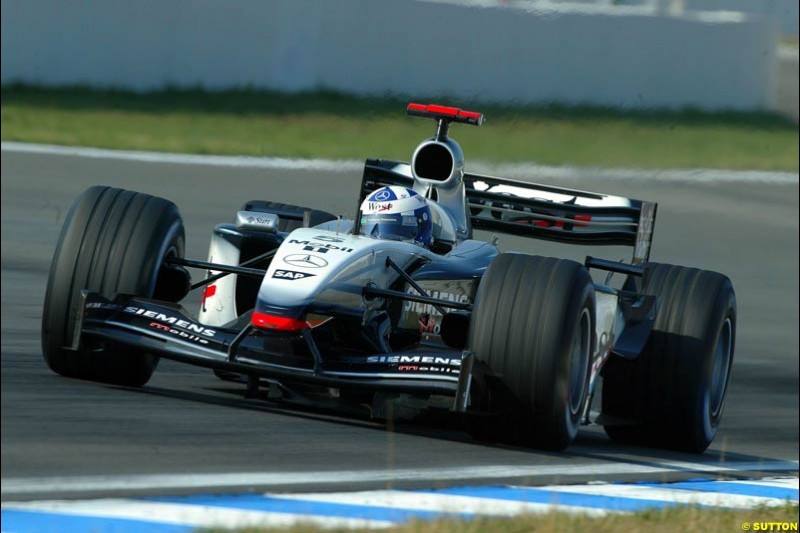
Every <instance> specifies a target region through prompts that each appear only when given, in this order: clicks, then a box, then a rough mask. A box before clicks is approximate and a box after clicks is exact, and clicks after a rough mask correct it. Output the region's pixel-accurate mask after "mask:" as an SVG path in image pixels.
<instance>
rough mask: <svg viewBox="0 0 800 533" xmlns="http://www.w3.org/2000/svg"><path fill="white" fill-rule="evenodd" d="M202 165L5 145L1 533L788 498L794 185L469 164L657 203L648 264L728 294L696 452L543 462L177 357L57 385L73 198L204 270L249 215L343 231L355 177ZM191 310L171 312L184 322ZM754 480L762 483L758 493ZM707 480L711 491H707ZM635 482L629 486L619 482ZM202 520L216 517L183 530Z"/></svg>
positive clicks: (591, 453) (350, 172) (600, 444)
mask: <svg viewBox="0 0 800 533" xmlns="http://www.w3.org/2000/svg"><path fill="white" fill-rule="evenodd" d="M369 155H372V156H379V155H380V154H369ZM409 155H410V154H409ZM468 155H469V154H467V156H468ZM204 157H206V156H182V155H178V154H172V155H170V154H167V155H163V154H148V153H135V154H131V153H119V152H112V151H108V150H91V149H86V150H84V149H72V148H54V147H52V148H51V147H40V146H36V145H19V144H15V143H3V150H2V195H1V196H0V201H1V202H2V286H1V287H2V347H1V352H0V362H1V363H2V433H0V438H1V439H2V447H1V448H0V450H1V451H0V453H2V500H3V531H7V530H8V531H30V530H35V525H36V523H37V522H36V520H39V519H41V517H42V516H47V517H49V518H53V517H61V518H60V519H63V520H67V522H62V523H61V527H62V530H64V531H68V530H74V531H82V530H88V529H91V528H92V527H95V525H93V524H95V522H93V521H94V520H99V521H100V522H97V523H98V524H100V526H98V527H103V525H102V524H106V523H111V522H108V521H109V520H116V521H118V523H116V524H117V526H119V527H118V528H117V529H115V530H119V531H125V530H126V529H125V527H126V524H127V525H129V526H131V527H134V526H135V525H136V524H138V527H140V529H141V522H137V520H142V519H146V518H147V517H150V519H151V520H155V521H157V522H158V524H160V526H163V527H165V528H167V529H163V530H164V531H185V530H191V527H199V526H207V525H214V524H217V523H218V524H227V525H231V524H233V525H248V524H260V523H267V522H263V521H261V522H260V521H259V520H262V519H265V518H264V517H266V516H272V519H271V520H272V521H269V522H268V523H275V524H278V525H282V524H286V523H292V518H291V517H296V516H303V517H305V518H308V517H309V516H311V517H315V516H317V515H319V516H325V517H327V518H330V517H331V516H333V517H335V518H336V520H334V522H335V523H333V522H320V525H337V526H339V525H371V526H380V525H388V524H391V523H394V522H397V521H402V520H405V519H407V518H409V517H411V516H417V517H421V518H425V517H428V516H431V515H435V514H436V513H441V512H455V513H457V514H463V515H465V516H470V515H474V514H476V513H477V514H481V513H484V512H485V513H488V514H491V512H494V513H495V514H510V513H514V512H533V511H535V510H536V509H539V508H540V507H537V506H545V507H547V508H549V506H551V505H552V504H553V503H554V502H556V503H559V504H560V505H561V506H562V507H570V508H571V507H577V508H580V509H583V510H586V509H588V510H590V511H591V512H608V511H616V510H622V511H624V510H631V509H636V508H641V507H642V505H644V504H643V503H642V502H650V501H654V502H661V503H660V504H652V506H656V507H658V506H661V505H674V504H675V503H681V502H685V501H687V499H690V498H689V496H688V495H690V494H691V495H693V496H692V498H693V499H692V500H691V501H694V502H696V503H699V504H702V505H715V506H716V505H720V506H729V507H738V506H749V505H750V504H753V505H756V504H763V503H766V504H769V503H776V502H779V501H784V500H786V499H790V500H795V501H796V500H797V488H798V487H797V481H796V479H791V478H794V477H796V476H797V470H798V462H797V460H798V344H799V343H798V327H797V324H798V320H799V319H800V317H799V316H798V275H797V273H798V177H797V174H791V173H760V172H723V171H713V170H672V171H667V170H665V171H655V172H654V171H642V172H638V171H630V170H626V171H612V170H597V171H590V170H585V169H567V168H549V167H537V166H525V165H514V166H498V167H496V170H492V169H491V168H489V167H486V166H483V165H475V166H470V162H469V159H468V160H467V170H468V171H479V172H486V173H491V174H493V175H497V176H501V177H511V178H514V179H528V180H530V181H538V182H542V183H553V184H556V185H563V186H567V187H573V188H578V189H584V190H591V191H598V192H604V193H609V194H616V195H620V196H628V197H632V198H638V199H643V200H651V201H656V202H658V203H659V207H658V217H657V221H656V229H655V236H654V244H653V250H652V256H651V258H652V260H654V261H659V262H665V263H672V264H681V265H687V266H695V267H699V268H704V269H709V270H717V271H720V272H723V273H725V274H726V275H728V276H729V277H730V278H731V280H732V281H733V285H734V288H735V289H736V294H737V300H738V308H739V323H738V332H737V343H736V354H735V359H734V366H733V375H732V382H731V385H730V389H729V394H728V399H727V402H726V406H725V416H724V419H723V422H722V425H721V428H720V431H719V433H718V435H717V438H716V440H715V441H714V443H713V444H712V446H711V447H710V448H709V450H708V451H707V452H706V453H705V454H703V455H690V454H681V453H675V452H666V451H661V450H655V449H649V448H637V447H626V446H620V445H617V444H614V443H612V442H610V441H609V440H608V439H607V438H606V436H605V434H604V433H603V431H602V429H600V428H596V427H587V428H585V429H583V430H582V431H581V433H580V434H579V436H578V439H577V441H576V443H575V444H574V445H573V446H572V447H570V448H569V450H567V451H566V452H562V453H546V452H540V451H536V450H530V449H524V448H516V447H511V446H497V445H487V444H485V443H479V442H476V441H474V440H473V439H472V438H471V437H470V436H469V435H468V434H467V433H466V432H465V431H463V430H462V429H461V428H460V427H459V425H458V424H457V423H455V422H454V421H449V420H446V419H445V420H438V419H437V420H421V421H418V422H414V423H396V424H395V423H392V424H388V425H387V424H385V423H382V422H374V421H371V420H369V419H368V418H366V417H364V416H359V415H353V414H350V413H344V412H339V411H335V410H324V409H312V408H308V407H301V406H296V405H290V404H282V403H270V402H267V401H262V400H246V399H244V398H243V396H242V392H243V387H242V386H237V385H234V384H230V383H224V382H221V381H219V380H217V379H216V378H215V377H214V376H213V375H212V374H211V372H210V371H208V370H205V369H201V368H196V367H192V366H187V365H181V364H178V363H173V362H170V361H162V362H161V364H160V366H159V368H158V370H157V371H156V373H155V375H154V377H153V379H152V380H151V381H150V382H149V383H148V384H147V386H145V387H144V388H143V389H141V390H137V389H127V388H121V387H114V386H107V385H101V384H96V383H89V382H82V381H77V380H70V379H66V378H62V377H59V376H57V375H55V374H53V373H52V372H50V371H49V369H48V368H47V367H46V365H45V364H44V361H43V360H42V356H41V349H40V338H39V328H40V319H41V312H42V302H43V300H44V290H45V285H46V281H47V274H48V270H49V267H50V259H51V257H52V254H53V250H54V247H55V244H56V240H57V238H58V233H59V231H60V228H61V224H62V223H63V221H64V217H65V216H66V213H67V211H68V209H69V207H70V205H71V204H72V202H73V200H74V199H75V198H76V197H77V196H78V194H80V192H82V191H83V190H84V189H85V188H87V187H89V186H91V185H95V184H103V185H111V186H115V187H123V188H128V189H132V190H137V191H141V192H146V193H149V194H154V195H158V196H163V197H165V198H167V199H170V200H172V201H174V202H175V203H176V204H177V205H178V207H179V208H180V210H181V213H182V215H183V217H184V221H185V225H186V233H187V256H188V257H194V258H201V259H204V258H205V257H206V254H207V246H208V239H209V236H210V233H211V230H212V228H213V227H214V225H216V224H218V223H221V222H229V221H231V220H233V217H234V215H235V212H236V210H237V209H239V207H240V206H241V205H242V204H243V203H244V202H245V201H247V200H251V199H263V200H274V201H281V202H287V203H292V204H297V205H306V206H309V207H316V208H320V209H325V210H327V211H330V212H333V213H340V214H342V215H345V216H352V215H353V214H354V212H355V210H356V208H357V205H356V203H357V193H358V184H359V182H360V163H358V162H352V161H349V162H344V163H339V162H334V161H322V160H311V161H299V160H281V159H268V158H263V159H262V158H217V157H213V156H207V157H206V159H204ZM478 236H479V237H486V238H489V237H491V236H490V235H480V234H479V235H478ZM499 246H500V248H501V250H504V251H511V250H519V251H525V252H531V253H537V254H540V255H558V256H562V257H568V258H572V259H576V260H579V261H582V260H583V258H584V257H585V256H586V255H594V256H598V257H603V258H608V259H622V258H628V257H629V254H630V252H629V250H625V249H622V248H613V247H612V248H576V247H569V246H567V245H556V244H550V243H543V242H539V241H535V240H523V239H519V238H515V237H506V236H500V241H499ZM198 298H199V296H198V295H195V296H193V297H190V298H189V299H188V301H187V302H186V303H185V305H186V307H187V308H188V309H190V310H191V311H196V305H197V304H198ZM787 476H788V477H789V479H787ZM765 477H770V478H771V479H772V480H769V481H753V480H757V479H761V478H765ZM698 478H703V479H711V480H712V481H702V482H701V481H697V479H698ZM720 478H724V479H725V480H726V481H725V482H724V484H723V485H713V484H714V483H721V482H720V481H719V479H720ZM589 482H606V483H612V485H601V486H603V487H605V489H603V490H601V489H592V488H591V487H596V486H597V485H586V484H587V483H589ZM631 482H637V485H629V484H624V485H619V484H620V483H631ZM667 482H669V483H670V485H657V484H662V483H667ZM675 482H678V484H677V485H676V484H674V483H675ZM642 483H644V484H645V485H642ZM704 483H705V484H704ZM580 487H588V488H580ZM365 491H369V492H365ZM431 491H433V492H431ZM642 491H645V492H648V494H644V495H643V494H642ZM653 491H656V492H653ZM659 491H660V492H659ZM681 491H683V492H681ZM321 492H325V493H327V496H320V493H321ZM600 492H602V494H601V493H600ZM243 493H248V494H249V496H245V495H242V494H243ZM262 493H267V495H266V496H265V495H264V494H262ZM208 494H222V495H223V496H219V498H223V499H224V498H227V500H225V501H226V502H227V503H225V504H224V505H223V504H222V503H220V502H221V501H222V500H209V498H210V497H208V496H206V495H208ZM702 494H716V495H717V496H714V497H713V498H710V497H708V496H704V497H703V496H702ZM720 494H722V495H723V496H719V495H720ZM225 495H227V496H225ZM420 495H422V496H420ZM554 495H556V496H557V497H555V496H554ZM188 498H194V499H193V500H188ZM248 498H250V499H248ZM598 498H600V499H598ZM602 498H610V499H609V500H602ZM703 498H705V499H703ZM759 498H761V499H759ZM184 499H186V500H184ZM254 499H255V500H254ZM62 500H67V502H66V503H64V501H62ZM487 501H488V502H489V503H488V504H487ZM54 502H55V503H54ZM59 502H60V503H59ZM420 502H421V503H420ZM754 502H755V503H754ZM745 504H747V505H745ZM37 506H38V507H37ZM198 506H200V507H204V508H212V510H214V512H216V515H214V514H212V515H208V514H206V515H203V516H196V515H195V514H192V513H196V508H197V507H198ZM542 508H544V507H542ZM158 509H160V511H159V510H158ZM175 509H178V511H181V512H184V513H186V514H185V515H180V516H184V518H185V519H184V520H183V521H181V520H178V519H175V518H173V519H169V517H174V516H176V515H175V514H174V513H176V512H178V511H175ZM231 509H234V510H235V512H234V511H231ZM387 509H388V510H387ZM492 510H494V511H492ZM411 511H414V512H416V513H417V514H416V515H414V514H413V513H411ZM490 511H491V512H490ZM14 513H16V514H14ZM159 513H161V514H159ZM169 513H173V514H169ZM226 513H227V514H226ZM231 513H234V514H231ZM236 513H239V514H236ZM242 513H244V514H242ZM248 513H250V514H248ZM259 513H260V514H259ZM409 513H411V514H409ZM420 513H422V514H420ZM424 513H429V514H424ZM179 514H180V513H179ZM223 515H224V516H223ZM209 516H212V517H213V516H216V517H217V518H218V519H219V520H218V521H217V522H213V520H212V521H211V522H209V520H211V519H209V518H208V517H209ZM63 517H67V518H63ZM158 517H161V518H158ZM226 517H227V518H226ZM276 517H277V518H276ZM287 517H289V518H287ZM82 520H83V521H84V522H81V521H82ZM103 520H105V521H106V522H103ZM248 520H249V521H248ZM30 521H33V522H30ZM70 521H72V522H70ZM86 521H88V522H86ZM359 521H360V522H359ZM73 522H74V523H73ZM367 522H369V523H367ZM11 524H15V525H16V527H17V529H14V528H10V527H9V526H10V525H11ZM31 524H33V525H31ZM70 524H71V525H70ZM160 526H159V527H160ZM148 527H149V526H148ZM187 527H188V528H190V529H186V528H187ZM169 528H172V529H169ZM130 530H131V531H135V530H136V529H135V528H134V529H130ZM149 530H153V531H156V530H157V529H149Z"/></svg>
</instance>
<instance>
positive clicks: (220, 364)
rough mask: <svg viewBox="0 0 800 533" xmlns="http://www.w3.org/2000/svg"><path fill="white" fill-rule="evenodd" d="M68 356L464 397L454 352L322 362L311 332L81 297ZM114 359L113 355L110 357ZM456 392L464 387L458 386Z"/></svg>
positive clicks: (140, 302) (154, 304)
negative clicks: (98, 348) (92, 352)
mask: <svg viewBox="0 0 800 533" xmlns="http://www.w3.org/2000/svg"><path fill="white" fill-rule="evenodd" d="M82 298H83V306H82V309H83V312H82V313H81V316H80V317H79V318H78V320H77V321H76V328H75V335H74V336H73V338H74V339H75V340H74V342H73V346H72V347H71V349H76V350H77V349H81V344H82V343H92V342H95V343H96V342H101V343H103V342H104V343H111V344H118V345H125V346H130V347H133V348H135V349H138V350H141V351H142V352H147V353H152V354H154V355H158V356H160V357H164V358H167V359H173V360H176V361H180V362H184V363H189V364H193V365H198V366H203V367H207V368H212V369H217V370H227V371H230V372H236V373H240V374H245V375H248V376H256V377H263V378H271V379H275V380H278V381H281V382H286V383H291V382H300V383H308V384H315V385H320V386H326V387H336V388H356V389H366V390H374V391H393V392H408V393H417V394H437V395H447V396H454V397H458V396H462V397H463V396H464V394H459V375H460V374H461V363H462V354H461V352H459V351H457V350H441V351H432V350H428V349H426V350H409V351H404V352H401V353H384V354H366V355H358V356H352V357H341V356H337V357H330V358H329V357H326V355H325V352H326V350H325V347H324V346H323V347H320V346H318V345H317V343H316V342H315V340H314V335H313V330H311V329H305V330H301V331H300V332H292V333H288V332H269V331H263V330H260V329H257V328H254V327H252V326H250V325H249V322H248V323H246V324H243V325H242V326H240V327H238V328H234V327H232V328H227V327H223V328H219V327H213V328H212V327H208V326H205V325H203V324H200V323H199V322H197V321H196V320H195V319H193V318H191V317H190V316H189V315H188V313H187V311H186V310H185V309H183V308H182V307H181V306H179V305H175V304H171V303H168V302H161V301H153V300H147V299H143V298H138V297H132V296H125V295H119V296H117V297H116V298H114V299H113V300H109V299H107V298H104V297H102V296H100V295H98V294H96V293H92V292H89V291H84V292H83V293H82ZM107 353H108V357H113V356H114V355H113V354H114V352H113V349H110V350H107ZM461 381H462V382H463V383H462V384H461V388H463V387H465V386H466V387H468V386H469V380H466V379H462V380H461Z"/></svg>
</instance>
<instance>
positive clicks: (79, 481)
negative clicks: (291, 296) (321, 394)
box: [0, 460, 800, 497]
mask: <svg viewBox="0 0 800 533" xmlns="http://www.w3.org/2000/svg"><path fill="white" fill-rule="evenodd" d="M799 464H800V463H798V461H796V460H794V461H737V462H725V463H719V462H717V463H687V462H679V461H675V462H654V463H651V464H641V463H625V462H619V463H603V464H596V465H594V464H588V465H587V464H583V465H558V464H555V465H539V466H531V467H525V466H519V465H498V466H483V467H452V468H440V469H400V470H373V471H331V472H284V473H280V472H238V473H233V472H231V473H217V474H213V473H212V474H163V475H162V474H151V475H124V476H79V477H45V478H4V479H2V483H1V485H2V490H1V491H0V493H2V495H3V496H4V497H5V496H10V495H20V496H21V495H26V494H28V495H30V494H43V493H86V492H95V491H134V490H187V489H192V490H197V489H215V488H216V489H220V488H233V487H265V488H266V487H277V486H308V485H336V484H355V483H376V482H390V481H391V482H403V481H420V482H431V481H468V480H476V479H515V478H524V477H527V478H530V477H543V476H570V475H581V476H587V475H593V476H611V475H629V474H640V475H648V474H649V475H652V474H665V473H670V472H672V473H675V472H684V473H701V474H703V473H704V474H708V473H715V474H724V473H729V472H794V471H797V470H798V465H799Z"/></svg>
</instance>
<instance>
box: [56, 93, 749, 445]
mask: <svg viewBox="0 0 800 533" xmlns="http://www.w3.org/2000/svg"><path fill="white" fill-rule="evenodd" d="M408 113H409V114H411V115H415V116H421V117H429V118H433V119H435V120H436V121H437V123H438V129H437V132H436V134H435V136H433V137H432V138H430V139H427V140H425V141H423V142H422V143H421V144H420V145H419V146H418V147H417V149H416V150H415V152H414V154H413V157H412V159H411V163H410V164H407V163H401V162H395V161H386V160H380V159H378V160H374V159H368V160H367V161H366V164H365V166H364V174H363V179H362V183H361V190H360V195H359V199H358V200H359V205H360V204H361V201H363V200H364V199H365V198H366V197H367V195H368V194H369V193H370V192H372V191H375V190H377V189H380V188H381V187H385V186H402V187H406V188H409V189H412V190H413V191H415V192H416V193H417V194H418V195H421V196H422V197H424V198H425V199H427V203H428V205H429V206H430V213H431V219H432V234H433V241H432V245H431V246H430V247H421V246H418V245H416V244H414V243H411V242H404V241H399V240H387V239H377V238H373V237H371V236H367V235H362V231H361V230H362V228H361V216H360V215H359V214H357V215H356V216H355V218H352V219H351V218H342V217H336V216H334V215H332V214H330V213H326V212H324V211H320V210H315V209H310V208H303V207H297V206H291V205H286V204H280V203H276V202H270V201H251V202H247V203H246V204H245V206H244V207H243V209H242V210H240V211H238V212H237V213H236V214H235V222H234V223H225V224H220V225H218V226H217V227H216V228H215V230H214V232H213V235H212V237H211V245H210V252H209V258H208V260H207V261H200V260H190V259H186V258H185V257H184V229H183V223H182V221H181V217H180V214H179V212H178V209H177V208H176V206H175V205H174V204H173V203H172V202H170V201H168V200H165V199H162V198H157V197H153V196H149V195H146V194H142V193H136V192H131V191H125V190H121V189H114V188H110V187H101V186H96V187H92V188H90V189H88V190H87V191H86V192H84V193H83V194H82V195H81V196H80V197H79V198H78V199H77V201H76V202H75V204H74V205H73V207H72V209H71V211H70V213H69V215H68V217H67V219H66V221H65V223H64V228H63V231H62V233H61V236H60V238H59V241H58V245H57V248H56V252H55V256H54V258H53V263H52V267H51V271H50V277H49V280H48V285H47V294H46V299H45V305H44V316H43V320H42V348H43V353H44V358H45V361H46V362H47V364H48V365H49V367H50V368H51V369H52V370H53V371H55V372H57V373H59V374H61V375H64V376H68V377H73V378H79V379H88V380H95V381H99V382H107V383H116V384H123V385H128V386H142V385H144V384H145V383H146V382H147V381H148V379H149V378H150V376H151V374H152V373H153V371H154V370H155V368H156V364H157V362H158V359H159V358H160V357H165V358H169V359H174V360H177V361H181V362H185V363H190V364H194V365H200V366H204V367H208V368H210V369H213V370H214V371H215V373H217V375H218V376H220V377H222V378H223V379H230V380H242V381H244V382H245V383H247V388H246V391H247V394H248V395H250V396H251V397H252V396H257V395H258V394H259V392H260V389H261V388H265V389H268V392H269V398H270V399H280V398H285V399H293V398H302V399H304V400H309V399H311V400H312V401H320V402H342V403H348V404H355V405H361V406H366V407H367V408H369V409H370V410H371V412H372V414H373V416H375V417H382V416H388V414H387V413H389V412H390V411H389V410H388V409H387V407H386V406H387V405H388V404H389V403H393V404H395V405H398V406H399V407H398V408H397V409H393V410H391V413H393V414H394V415H395V416H396V415H398V414H401V413H406V414H408V413H412V414H413V413H416V412H418V411H419V410H420V409H437V408H438V409H441V408H445V409H448V410H449V411H452V412H453V413H456V414H457V416H459V417H463V418H464V419H465V420H466V421H468V425H469V427H470V428H472V429H473V430H474V431H475V434H476V435H477V436H479V437H480V438H483V439H487V440H499V441H507V442H516V443H523V444H525V445H530V446H535V447H541V448H546V449H564V448H566V447H567V446H568V445H569V444H570V443H571V442H572V441H573V439H574V438H575V435H576V433H577V431H578V427H579V426H580V425H581V424H582V423H584V424H585V423H598V424H602V425H603V426H604V427H605V429H606V432H607V433H608V435H610V436H611V438H613V439H615V440H619V441H623V442H637V443H644V444H652V445H657V446H665V447H670V448H676V449H682V450H689V451H695V452H702V451H703V450H705V449H706V447H708V445H709V444H710V443H711V441H712V440H713V438H714V436H715V434H716V431H717V427H718V425H719V422H720V419H721V416H722V410H723V404H724V400H725V393H726V390H727V384H728V378H729V375H730V371H731V364H732V360H733V352H734V342H735V333H736V301H735V296H734V291H733V288H732V286H731V282H730V280H729V279H728V278H727V277H725V276H724V275H722V274H718V273H715V272H709V271H704V270H697V269H693V268H687V267H680V266H671V265H666V264H659V263H651V262H648V260H649V252H650V243H651V238H652V234H653V226H654V221H655V215H656V204H654V203H651V202H643V201H639V200H633V199H628V198H622V197H616V196H609V195H605V194H598V193H592V192H585V191H579V190H572V189H566V188H562V187H554V186H550V185H538V184H532V183H527V182H520V181H512V180H508V179H500V178H495V177H489V176H480V175H475V174H470V173H465V172H464V158H463V154H462V151H461V148H460V147H459V145H458V144H457V143H456V142H455V141H454V140H453V139H452V138H450V137H449V136H448V130H449V126H450V125H451V124H452V123H465V124H473V125H481V124H482V123H483V115H481V114H480V113H475V112H470V111H462V110H459V109H456V108H452V107H443V106H434V105H419V104H410V105H409V106H408ZM474 229H480V230H490V231H492V232H495V233H506V234H514V235H519V236H524V237H531V238H535V239H547V240H552V241H558V242H564V243H571V244H581V245H629V246H631V247H632V248H633V255H632V261H631V262H630V263H622V262H613V261H607V260H602V259H596V258H592V257H587V258H586V261H585V262H584V264H580V263H577V262H575V261H571V260H566V259H558V258H553V257H541V256H537V255H527V254H522V253H501V252H500V251H499V250H498V249H497V247H496V246H495V245H494V243H493V242H484V241H481V240H476V239H474V238H473V230H474ZM188 269H199V270H200V271H201V272H204V273H205V277H204V279H201V280H198V281H196V282H194V283H193V282H192V279H191V277H190V275H189V270H188ZM590 269H595V270H601V271H606V272H607V273H608V275H607V277H606V280H605V282H604V283H597V282H594V281H593V279H592V277H591V276H590V274H589V270H590ZM614 274H617V275H619V280H620V282H619V283H617V284H616V285H617V286H616V287H615V286H613V285H612V283H611V281H610V280H611V278H612V276H613V275H614ZM194 289H201V290H202V291H203V295H202V304H201V308H200V309H199V312H198V313H197V314H196V315H195V314H192V313H190V312H189V311H187V310H186V309H185V308H183V307H182V306H181V305H179V303H178V302H180V301H181V300H183V299H184V298H185V297H186V295H187V294H188V292H189V291H190V290H194ZM601 378H602V387H599V386H598V384H599V383H600V382H601ZM600 389H602V391H601V393H600V394H598V398H597V399H596V400H597V401H598V403H599V406H600V408H599V409H590V406H591V405H592V403H593V399H594V396H595V391H600Z"/></svg>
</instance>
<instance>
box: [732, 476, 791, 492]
mask: <svg viewBox="0 0 800 533" xmlns="http://www.w3.org/2000/svg"><path fill="white" fill-rule="evenodd" d="M728 483H736V484H741V485H761V486H764V487H778V488H782V489H795V490H800V479H798V478H796V477H795V478H784V479H778V478H765V479H758V480H741V481H728Z"/></svg>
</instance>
